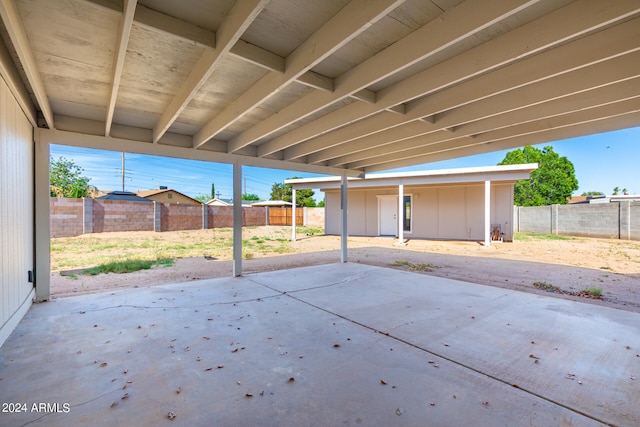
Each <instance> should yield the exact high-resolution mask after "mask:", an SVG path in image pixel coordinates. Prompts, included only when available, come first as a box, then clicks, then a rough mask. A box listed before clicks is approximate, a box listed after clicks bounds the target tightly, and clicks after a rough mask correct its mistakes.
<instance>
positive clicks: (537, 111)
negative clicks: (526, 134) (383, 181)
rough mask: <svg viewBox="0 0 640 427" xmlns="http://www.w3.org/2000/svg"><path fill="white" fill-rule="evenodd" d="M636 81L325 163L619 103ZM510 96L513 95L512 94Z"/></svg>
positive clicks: (634, 94) (428, 146) (638, 91)
mask: <svg viewBox="0 0 640 427" xmlns="http://www.w3.org/2000/svg"><path fill="white" fill-rule="evenodd" d="M639 81H640V77H636V78H635V79H631V80H627V81H622V82H620V83H616V84H613V85H607V86H603V87H600V88H598V89H594V90H589V91H586V92H578V93H576V94H573V95H570V96H567V97H562V98H558V99H555V100H550V101H547V102H542V103H536V104H533V105H530V106H527V107H525V108H521V109H516V110H512V111H509V112H506V113H504V114H498V115H495V116H492V117H489V118H483V119H481V120H478V121H474V122H472V123H469V124H467V125H462V126H459V128H458V129H456V131H455V132H452V133H450V132H444V129H443V130H439V131H436V132H432V133H428V134H423V135H419V134H414V136H412V137H409V138H405V139H404V140H402V141H397V142H395V143H389V144H384V145H382V144H378V145H377V146H372V147H369V148H368V149H366V150H359V151H355V152H352V153H349V154H347V155H344V156H342V157H339V158H336V159H333V160H331V161H329V162H327V165H328V166H336V167H338V166H344V165H347V164H353V163H355V162H358V161H362V160H365V159H370V158H374V157H380V156H384V155H387V156H388V155H393V154H396V153H400V152H404V151H407V150H416V149H420V148H422V149H423V150H424V151H431V150H436V151H437V148H435V147H437V146H441V145H442V144H446V143H447V142H448V141H451V140H454V139H459V138H462V137H478V136H481V135H483V134H486V133H487V132H492V131H496V130H499V129H507V128H513V127H514V126H517V125H521V124H523V123H528V122H532V121H536V120H543V119H550V118H553V117H556V116H561V115H564V114H568V113H571V112H576V111H582V110H587V109H590V108H594V107H602V106H606V105H610V104H613V103H616V102H620V101H621V100H628V99H632V98H638V97H640V86H639V85H638V83H639ZM513 95H514V96H517V95H516V94H515V93H514V94H513ZM407 126H408V125H407ZM374 143H375V142H374ZM350 145H351V144H350Z"/></svg>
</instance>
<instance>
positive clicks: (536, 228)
mask: <svg viewBox="0 0 640 427" xmlns="http://www.w3.org/2000/svg"><path fill="white" fill-rule="evenodd" d="M513 224H514V229H515V230H514V231H529V232H533V233H545V234H557V235H563V236H580V237H598V238H604V239H621V240H640V202H631V201H623V202H613V203H592V204H575V205H551V206H531V207H522V206H515V207H514V211H513Z"/></svg>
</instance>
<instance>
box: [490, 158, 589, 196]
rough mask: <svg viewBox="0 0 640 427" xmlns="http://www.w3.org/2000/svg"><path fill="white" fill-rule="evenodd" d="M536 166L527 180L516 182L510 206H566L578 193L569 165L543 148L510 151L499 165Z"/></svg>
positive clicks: (571, 167) (565, 159) (570, 165)
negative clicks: (575, 192)
mask: <svg viewBox="0 0 640 427" xmlns="http://www.w3.org/2000/svg"><path fill="white" fill-rule="evenodd" d="M523 163H538V169H536V170H535V171H533V172H531V178H530V179H528V180H520V181H516V185H515V189H514V202H515V204H516V205H518V206H544V205H552V204H566V203H567V199H568V198H569V197H571V194H572V193H573V192H574V191H575V190H577V189H578V180H577V179H576V173H575V168H574V167H573V163H571V162H570V161H569V159H567V158H566V157H564V156H562V157H561V156H560V155H558V153H556V152H555V151H553V147H551V146H546V147H544V148H543V149H542V150H540V149H538V148H534V147H531V146H527V147H524V148H521V149H518V150H514V151H510V152H508V153H507V155H506V156H505V158H504V160H502V161H501V162H500V163H498V164H499V165H517V164H523Z"/></svg>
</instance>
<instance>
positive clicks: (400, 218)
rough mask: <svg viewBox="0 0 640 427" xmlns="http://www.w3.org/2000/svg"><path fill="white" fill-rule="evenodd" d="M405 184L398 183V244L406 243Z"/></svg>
mask: <svg viewBox="0 0 640 427" xmlns="http://www.w3.org/2000/svg"><path fill="white" fill-rule="evenodd" d="M403 208H404V184H399V185H398V244H399V245H402V244H404V216H403V212H404V209H403Z"/></svg>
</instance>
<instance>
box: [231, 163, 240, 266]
mask: <svg viewBox="0 0 640 427" xmlns="http://www.w3.org/2000/svg"><path fill="white" fill-rule="evenodd" d="M238 276H242V165H241V164H240V162H236V163H234V164H233V277H238Z"/></svg>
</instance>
